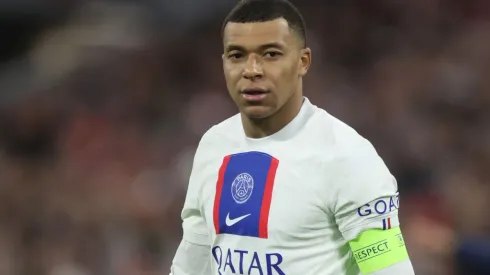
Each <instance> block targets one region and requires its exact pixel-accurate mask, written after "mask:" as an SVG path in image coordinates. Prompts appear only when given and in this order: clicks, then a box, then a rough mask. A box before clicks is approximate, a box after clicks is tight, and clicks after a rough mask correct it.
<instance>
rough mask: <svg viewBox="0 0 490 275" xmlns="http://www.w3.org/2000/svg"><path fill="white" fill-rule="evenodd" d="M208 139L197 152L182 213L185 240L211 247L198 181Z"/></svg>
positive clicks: (201, 143)
mask: <svg viewBox="0 0 490 275" xmlns="http://www.w3.org/2000/svg"><path fill="white" fill-rule="evenodd" d="M206 138H207V137H206V134H205V136H204V137H203V138H202V139H201V142H200V143H199V146H198V148H197V150H196V154H195V156H194V161H193V164H192V171H191V175H190V178H189V185H188V188H187V194H186V198H185V202H184V207H183V210H182V213H181V218H182V227H183V231H184V234H183V239H184V240H185V241H187V242H189V243H192V244H197V245H209V234H208V228H207V225H206V222H205V220H204V216H203V214H202V212H201V207H200V203H199V190H200V183H199V181H198V179H199V178H201V177H200V176H199V175H200V173H201V170H202V166H203V162H204V161H205V160H204V157H205V150H206Z"/></svg>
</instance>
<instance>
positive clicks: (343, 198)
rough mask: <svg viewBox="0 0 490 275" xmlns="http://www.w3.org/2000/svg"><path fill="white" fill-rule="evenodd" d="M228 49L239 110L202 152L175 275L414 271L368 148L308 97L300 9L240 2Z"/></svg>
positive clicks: (226, 64) (389, 180)
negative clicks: (304, 84) (305, 86)
mask: <svg viewBox="0 0 490 275" xmlns="http://www.w3.org/2000/svg"><path fill="white" fill-rule="evenodd" d="M223 44H224V54H223V68H224V73H225V78H226V84H227V87H228V91H229V93H230V96H231V98H232V99H233V101H234V102H235V103H236V105H237V106H238V109H239V110H240V113H239V114H237V115H235V116H233V117H231V118H229V119H227V120H225V121H223V122H222V123H220V124H218V125H215V126H213V127H212V128H211V129H210V130H209V131H208V132H207V133H206V134H205V135H204V136H203V137H202V139H201V141H200V143H199V147H198V149H197V152H196V155H195V159H194V164H193V169H192V173H191V177H190V181H189V188H188V193H187V197H186V201H185V204H184V209H183V211H182V219H183V229H184V235H183V240H182V242H181V244H180V246H179V248H178V250H177V253H176V255H175V258H174V261H173V265H172V268H171V272H172V274H173V275H198V274H221V275H225V274H260V275H273V274H279V275H281V274H282V275H284V274H288V275H342V274H378V275H381V274H387V275H388V274H389V275H392V274H397V275H411V274H414V272H413V268H412V266H411V263H410V260H409V258H408V254H407V251H406V248H405V245H404V242H403V238H402V235H401V232H400V228H399V222H398V205H399V203H398V192H397V184H396V181H395V179H394V178H393V176H392V175H391V174H390V172H389V171H388V169H387V168H386V166H385V164H384V163H383V161H382V160H381V158H380V157H379V156H378V155H377V153H376V151H375V150H374V148H373V146H372V145H371V144H370V143H369V142H368V141H367V140H365V139H364V138H362V137H361V136H360V135H359V134H357V133H356V132H355V131H354V130H353V129H351V128H350V127H349V126H347V125H345V124H344V123H342V122H341V121H339V120H337V119H336V118H334V117H332V116H331V115H329V114H328V113H327V112H325V111H324V110H322V109H319V108H317V107H316V106H314V105H313V104H312V103H310V102H309V100H308V99H307V98H305V97H303V91H302V78H303V76H304V75H306V73H307V71H308V68H309V67H310V63H311V50H310V49H309V48H307V47H306V35H305V27H304V22H303V19H302V17H301V15H300V13H299V12H298V11H297V9H296V8H295V7H294V6H293V5H292V4H291V3H289V2H287V1H286V0H243V1H241V2H239V3H238V4H237V6H236V7H235V8H234V9H233V10H232V11H231V13H230V14H229V15H228V17H227V18H226V20H225V22H224V25H223Z"/></svg>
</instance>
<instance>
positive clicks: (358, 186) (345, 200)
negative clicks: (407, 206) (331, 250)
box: [331, 140, 399, 241]
mask: <svg viewBox="0 0 490 275" xmlns="http://www.w3.org/2000/svg"><path fill="white" fill-rule="evenodd" d="M335 167H336V172H335V173H334V174H335V178H334V179H332V180H333V181H335V186H336V189H335V191H334V192H333V194H332V195H333V197H332V201H333V204H332V207H331V209H332V211H333V214H334V216H335V221H336V223H337V225H338V228H339V230H340V232H341V233H342V235H343V237H344V238H345V239H346V240H347V241H350V240H352V239H354V238H356V237H357V235H358V234H359V233H361V232H364V231H366V230H369V229H385V230H386V229H390V228H394V227H397V226H399V220H398V208H399V193H398V187H397V182H396V180H395V178H394V177H393V175H391V173H390V171H389V170H388V168H387V167H386V165H385V163H384V162H383V160H382V159H381V158H380V157H379V155H378V154H377V152H376V150H375V149H374V147H373V146H372V145H371V144H370V143H369V142H368V141H366V140H365V142H363V144H361V145H359V146H355V147H354V148H351V149H350V151H349V153H347V154H346V155H345V156H343V157H341V158H339V159H337V160H336V162H335Z"/></svg>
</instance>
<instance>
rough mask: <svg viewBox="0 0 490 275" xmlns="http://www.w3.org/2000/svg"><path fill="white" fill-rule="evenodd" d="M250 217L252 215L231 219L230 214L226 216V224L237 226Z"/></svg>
mask: <svg viewBox="0 0 490 275" xmlns="http://www.w3.org/2000/svg"><path fill="white" fill-rule="evenodd" d="M248 216H250V214H247V215H243V216H240V217H237V218H234V219H230V213H228V214H227V215H226V220H225V223H226V225H227V226H233V225H234V224H236V223H237V222H239V221H241V220H243V219H245V218H246V217H248Z"/></svg>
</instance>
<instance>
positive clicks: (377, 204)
mask: <svg viewBox="0 0 490 275" xmlns="http://www.w3.org/2000/svg"><path fill="white" fill-rule="evenodd" d="M399 207H400V194H399V193H398V192H397V193H396V195H394V196H391V197H386V198H381V199H378V200H375V201H373V202H370V203H366V204H365V205H363V206H361V207H359V208H358V209H357V214H359V216H361V217H365V216H369V215H372V214H378V215H382V214H386V213H390V212H392V211H394V210H397V209H398V208H399Z"/></svg>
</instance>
